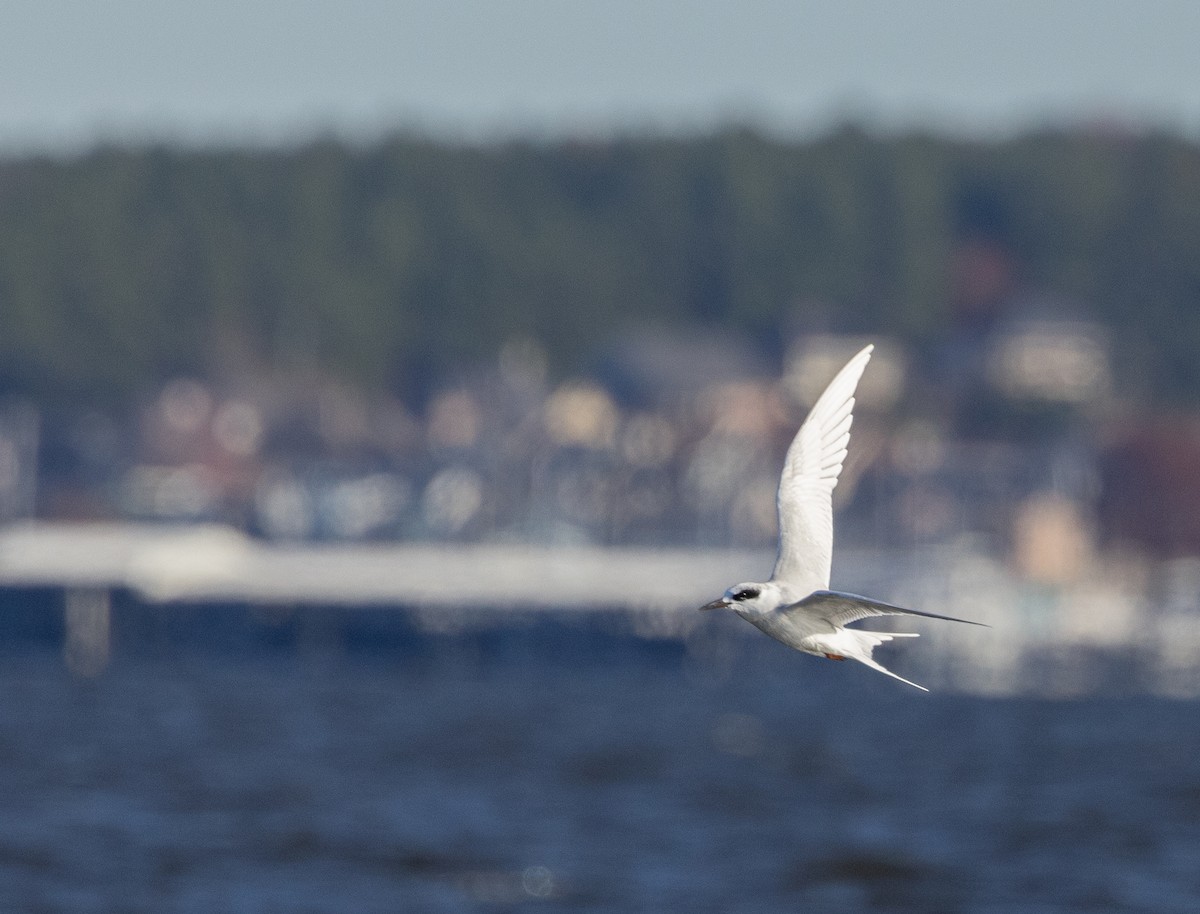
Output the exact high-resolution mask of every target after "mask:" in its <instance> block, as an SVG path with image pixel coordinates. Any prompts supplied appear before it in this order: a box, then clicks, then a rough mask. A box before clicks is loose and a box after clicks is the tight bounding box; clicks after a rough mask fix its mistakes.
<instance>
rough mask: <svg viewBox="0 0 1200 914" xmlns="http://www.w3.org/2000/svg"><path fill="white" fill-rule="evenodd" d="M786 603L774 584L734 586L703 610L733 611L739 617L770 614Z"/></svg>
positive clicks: (752, 583)
mask: <svg viewBox="0 0 1200 914" xmlns="http://www.w3.org/2000/svg"><path fill="white" fill-rule="evenodd" d="M784 602H785V601H784V600H783V594H782V593H780V590H779V587H778V586H777V585H775V584H773V583H767V584H756V583H754V582H747V583H745V584H734V585H733V586H732V587H730V588H729V589H728V590H727V591H725V596H723V597H721V599H719V600H713V601H712V602H711V603H706V604H705V605H704V606H701V607H700V608H701V609H731V610H733V611H734V612H736V613H738V614H739V615H756V614H759V613H765V612H770V611H771V610H772V609H775V608H776V607H777V606H780V605H781V604H782V603H784Z"/></svg>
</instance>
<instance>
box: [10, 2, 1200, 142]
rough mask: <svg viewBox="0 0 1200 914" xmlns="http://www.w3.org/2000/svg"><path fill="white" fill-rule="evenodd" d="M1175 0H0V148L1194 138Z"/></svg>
mask: <svg viewBox="0 0 1200 914" xmlns="http://www.w3.org/2000/svg"><path fill="white" fill-rule="evenodd" d="M1197 36H1200V3H1198V2H1196V0H1140V2H1138V3H1131V2H1127V0H1004V2H1001V0H982V2H972V0H906V2H899V0H897V2H886V0H877V2H866V0H836V2H834V0H735V2H722V3H701V2H692V3H688V2H680V0H593V2H575V0H436V2H427V3H417V2H396V0H393V2H384V0H338V2H325V3H319V2H315V0H205V2H202V3H201V2H194V0H192V2H187V3H182V2H172V0H0V148H2V149H4V150H8V151H13V150H27V149H47V150H54V149H75V148H79V147H80V146H86V145H88V144H89V143H92V142H94V141H95V140H96V139H97V138H98V137H99V138H108V139H144V138H146V137H184V138H187V139H189V140H191V141H197V142H228V141H231V140H232V141H244V140H254V141H263V140H265V141H273V140H277V139H294V138H297V137H304V136H307V135H311V134H313V133H316V132H319V131H322V130H336V131H338V132H341V133H343V134H346V135H350V136H365V137H370V136H372V135H376V134H378V133H380V132H383V131H386V130H390V129H394V128H397V127H403V126H405V125H410V126H411V125H415V126H418V127H420V128H422V129H425V130H427V131H433V132H439V133H442V132H445V133H449V134H453V135H467V136H491V135H496V134H500V135H510V134H514V133H525V132H550V133H572V132H601V133H602V132H605V131H608V130H612V129H619V130H626V129H639V128H643V127H654V128H668V129H678V128H700V129H705V128H707V127H710V126H712V125H715V124H718V123H721V122H724V121H727V120H731V119H737V120H742V121H750V122H753V123H756V124H759V125H761V126H764V127H767V128H769V129H771V130H773V131H777V132H780V133H784V134H801V135H803V134H806V133H812V132H814V131H817V130H821V129H823V128H825V127H827V126H828V125H829V124H830V123H831V122H835V121H839V120H844V119H847V118H851V119H854V120H857V121H859V122H862V123H866V124H868V125H875V126H879V127H883V128H893V127H910V126H922V127H935V128H938V129H945V130H951V131H954V132H958V133H968V134H971V133H981V132H982V133H987V134H994V133H997V132H1008V131H1011V130H1014V129H1020V128H1021V127H1024V126H1028V125H1037V124H1043V123H1046V122H1057V121H1063V120H1069V121H1075V122H1080V121H1084V122H1086V121H1092V120H1098V119H1112V120H1115V121H1131V122H1134V123H1152V124H1156V125H1162V126H1167V127H1170V128H1173V129H1177V130H1181V131H1184V132H1186V133H1188V134H1190V135H1193V136H1197V135H1200V51H1197V50H1196V48H1197V42H1198V38H1197Z"/></svg>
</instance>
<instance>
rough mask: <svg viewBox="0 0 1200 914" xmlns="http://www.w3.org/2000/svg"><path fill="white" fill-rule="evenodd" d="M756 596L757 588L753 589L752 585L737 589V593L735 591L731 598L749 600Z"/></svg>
mask: <svg viewBox="0 0 1200 914" xmlns="http://www.w3.org/2000/svg"><path fill="white" fill-rule="evenodd" d="M757 596H758V591H757V590H755V589H754V588H753V587H747V588H746V589H745V590H739V591H738V592H737V593H735V594H734V595H733V598H734V599H735V600H738V601H739V602H740V601H741V600H751V599H753V598H754V597H757Z"/></svg>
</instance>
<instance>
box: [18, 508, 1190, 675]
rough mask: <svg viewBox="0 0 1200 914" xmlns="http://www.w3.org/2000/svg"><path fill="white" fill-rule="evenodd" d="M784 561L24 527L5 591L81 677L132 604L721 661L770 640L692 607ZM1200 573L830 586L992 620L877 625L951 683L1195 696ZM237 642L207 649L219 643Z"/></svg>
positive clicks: (691, 553)
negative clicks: (520, 637) (586, 642)
mask: <svg viewBox="0 0 1200 914" xmlns="http://www.w3.org/2000/svg"><path fill="white" fill-rule="evenodd" d="M771 559H772V556H771V555H770V554H769V553H767V552H764V551H761V550H705V549H635V548H607V547H585V546H569V547H546V546H530V545H521V544H511V543H509V544H490V545H483V544H475V545H447V544H376V545H369V546H368V545H338V546H331V545H311V544H292V545H282V544H277V543H275V544H271V543H261V542H258V541H255V540H253V539H251V538H249V537H246V536H245V535H243V534H241V533H239V532H237V531H236V530H233V529H232V528H226V527H221V526H216V525H212V526H198V527H161V526H156V525H126V524H95V525H88V524H82V525H66V524H45V523H25V524H16V525H12V526H9V527H8V528H6V529H4V530H3V531H0V594H2V596H0V599H3V601H4V602H5V603H6V604H9V606H8V608H9V610H10V611H11V610H12V608H13V607H14V606H15V605H17V604H19V603H21V602H22V600H24V601H25V602H26V603H28V602H29V595H30V594H40V597H39V599H38V600H37V604H38V605H39V606H40V607H42V610H44V612H45V613H46V614H48V615H50V616H53V617H54V618H55V619H56V620H61V630H59V629H58V628H54V629H53V632H52V633H51V634H50V635H48V636H47V637H50V638H54V637H61V639H62V646H63V652H64V659H65V660H66V662H67V664H68V666H69V667H71V668H72V670H73V671H74V672H76V673H79V674H81V675H94V674H96V673H99V672H101V671H102V670H103V669H104V668H105V667H106V666H107V665H108V663H109V662H110V660H111V658H112V656H113V654H114V652H117V653H119V651H117V650H116V649H115V648H114V647H113V640H114V637H113V632H114V630H115V629H117V628H119V627H120V623H119V622H118V621H117V620H116V616H118V615H120V614H121V613H122V612H126V613H128V612H131V611H132V612H134V615H138V618H140V619H142V621H141V622H139V623H138V625H140V626H141V629H142V630H143V631H142V634H137V631H135V629H137V627H138V625H135V626H134V628H133V629H128V626H127V629H128V631H127V634H126V636H124V638H123V639H117V640H118V641H120V640H123V641H124V642H125V643H124V647H129V646H130V640H131V639H132V640H133V641H136V640H138V639H140V638H142V637H143V635H144V634H145V631H144V630H148V629H149V628H153V627H154V626H155V625H160V624H166V623H163V622H156V621H154V619H155V618H156V617H161V618H162V619H172V618H174V619H179V618H185V617H186V618H191V619H193V620H199V619H202V618H215V617H216V616H220V617H221V618H222V620H223V621H222V622H221V625H223V626H225V627H226V628H229V627H230V626H232V627H233V628H239V627H240V628H241V629H243V630H244V631H243V640H245V638H249V639H250V640H251V641H253V639H254V637H256V636H254V635H253V631H254V630H256V629H263V628H264V626H265V628H266V629H271V630H273V631H274V632H275V633H276V634H275V635H274V636H272V637H273V638H274V639H275V642H278V641H279V639H280V638H282V641H283V642H284V643H287V644H299V643H301V642H307V641H308V640H311V639H312V638H316V640H321V638H324V639H325V640H327V641H330V643H331V644H332V645H333V646H334V647H336V642H337V641H338V639H339V637H341V636H339V635H338V634H337V632H338V631H342V630H343V629H344V626H345V625H346V624H351V625H352V624H354V623H345V622H341V621H336V620H337V619H338V618H339V617H348V616H356V617H361V614H362V611H364V610H368V611H371V612H372V613H373V614H376V615H378V611H380V610H393V612H384V613H383V615H384V616H392V617H395V621H391V622H388V621H380V620H378V619H376V621H374V622H372V623H371V625H373V626H375V628H374V631H375V632H376V634H377V635H379V636H380V637H382V638H383V640H384V641H385V642H387V641H388V640H389V639H391V641H393V642H394V641H395V639H396V638H397V637H401V636H399V635H397V634H396V632H402V633H403V635H402V637H401V640H404V639H409V640H411V639H414V638H415V639H418V640H420V639H423V638H427V637H429V636H440V635H450V636H467V637H472V636H473V635H472V633H475V634H478V633H481V632H487V631H497V630H504V629H518V630H519V629H526V628H529V627H530V626H533V627H534V628H537V627H538V626H541V627H542V629H548V630H553V631H556V632H557V634H556V635H554V636H553V637H565V638H567V639H568V640H570V639H573V638H577V637H579V636H580V634H581V632H579V631H576V632H574V633H573V634H566V633H567V632H568V631H570V630H571V629H572V627H574V628H577V629H581V630H583V631H586V630H587V629H588V628H589V627H594V626H595V625H597V624H599V625H600V626H601V627H602V628H604V629H605V630H606V631H608V632H610V633H613V632H615V633H618V634H619V635H620V636H622V637H625V636H628V637H631V638H635V639H643V640H658V641H670V642H677V643H679V644H680V645H682V646H683V648H684V649H685V650H686V651H688V652H690V653H695V654H697V656H698V657H700V658H702V662H703V663H711V662H713V661H712V658H713V657H714V656H717V655H718V654H720V651H715V653H714V647H713V645H714V644H715V643H717V642H727V643H728V644H729V645H730V647H729V650H733V651H738V650H743V649H744V648H743V647H741V646H739V645H741V644H742V643H743V641H744V640H745V638H746V637H747V636H750V635H753V636H755V637H758V636H757V634H756V633H754V632H753V630H752V629H751V628H750V627H748V626H744V625H742V624H741V623H740V622H738V621H737V620H734V619H730V618H726V617H724V616H722V617H721V618H720V619H713V618H711V617H710V616H709V615H708V614H701V613H698V612H696V611H695V607H696V606H698V605H700V603H701V602H703V601H706V600H708V599H710V598H711V597H712V595H714V594H717V593H720V592H721V591H723V590H724V588H725V587H726V586H728V584H729V583H730V582H733V581H737V580H744V579H753V578H755V577H761V576H765V575H766V574H767V573H768V572H769V568H770V564H771ZM1197 581H1200V562H1197V561H1195V560H1178V561H1176V562H1173V563H1164V564H1161V565H1155V566H1152V567H1144V566H1139V565H1137V564H1135V563H1134V562H1133V560H1129V561H1128V562H1126V563H1125V564H1122V563H1121V562H1119V561H1113V562H1111V563H1109V564H1108V565H1107V566H1106V567H1105V568H1104V569H1102V570H1100V571H1098V572H1097V574H1095V575H1093V576H1089V577H1087V578H1086V579H1081V580H1078V581H1075V582H1073V583H1071V584H1063V585H1056V586H1051V585H1048V584H1046V583H1044V582H1036V581H1032V580H1029V579H1026V578H1024V577H1022V576H1021V575H1019V574H1018V573H1017V572H1016V571H1014V570H1013V569H1012V568H1011V567H1009V565H1007V564H1006V563H1004V562H1002V561H1000V560H998V559H996V558H994V557H989V556H987V555H985V554H983V553H981V552H979V551H973V550H971V549H969V548H965V547H964V546H962V545H961V544H960V545H957V546H956V547H954V548H940V549H926V550H909V551H901V550H874V551H871V550H843V551H839V552H838V554H837V555H836V556H835V563H834V581H833V584H834V587H836V588H838V589H842V590H848V591H852V592H865V593H869V594H872V595H876V596H879V597H881V598H883V599H886V600H890V601H893V602H896V603H898V604H900V605H904V606H910V607H913V608H914V609H918V608H919V609H921V610H924V611H928V612H935V613H942V614H948V615H954V616H959V617H962V618H967V619H972V620H975V621H979V622H984V623H987V624H988V625H990V626H991V628H990V629H980V628H976V627H973V626H962V625H956V624H953V623H941V622H926V621H925V620H919V621H915V622H914V620H912V619H906V620H895V619H884V620H877V624H875V625H874V626H868V627H876V628H885V629H886V628H888V627H897V628H901V629H904V630H912V629H914V628H915V629H916V630H918V631H920V633H921V635H922V638H921V641H920V642H918V643H916V644H914V645H911V646H910V648H909V650H907V651H904V652H899V653H898V654H897V657H896V659H897V661H898V662H899V663H901V664H902V665H903V666H904V667H905V669H906V670H907V671H908V672H909V674H911V675H913V676H917V677H918V679H919V681H923V682H925V683H931V684H933V685H936V686H937V687H939V688H943V689H951V690H954V691H961V692H967V693H972V694H984V695H1014V694H1048V695H1055V696H1061V697H1074V696H1082V695H1086V694H1092V693H1094V692H1097V691H1111V690H1113V689H1116V690H1117V691H1128V692H1132V693H1142V692H1150V693H1153V694H1163V695H1170V696H1179V697H1195V696H1198V695H1200V671H1197V669H1196V667H1195V665H1194V664H1193V663H1192V658H1193V657H1194V656H1196V655H1197V653H1200V619H1197V617H1196V614H1195V612H1194V608H1193V606H1192V604H1191V600H1190V596H1189V595H1191V594H1194V593H1195V592H1196V589H1197ZM59 594H61V596H59ZM131 607H132V608H133V609H132V610H131ZM231 612H232V615H231ZM139 614H140V615H139ZM206 614H207V615H206ZM239 618H240V621H238V619H239ZM317 619H320V620H323V621H321V622H320V624H317V623H315V622H314V620H317ZM58 624H59V623H58V622H57V621H56V622H55V625H56V626H57V625H58ZM196 624H197V628H196V631H195V637H194V639H193V641H192V643H197V644H200V645H203V644H204V642H205V640H206V636H205V634H204V624H203V623H202V622H199V621H197V623H196ZM314 624H317V628H319V629H321V631H319V632H318V633H317V636H314V635H313V632H312V631H310V630H309V629H311V627H312V625H314ZM321 626H324V628H321ZM389 627H390V628H389ZM392 629H394V631H393V630H392ZM387 631H391V634H390V635H389V634H387ZM129 632H132V634H130V633H129ZM281 633H282V634H281ZM343 634H344V632H343ZM318 636H319V637H318ZM156 637H160V638H161V634H160V635H159V636H156ZM222 637H224V636H217V637H215V638H214V639H213V640H212V644H211V645H209V646H210V647H215V648H216V649H218V650H219V649H220V646H221V644H222ZM235 640H236V639H235ZM273 643H274V642H273ZM327 646H328V645H327ZM703 658H707V659H703ZM797 662H798V663H804V662H806V661H804V660H801V659H800V658H797ZM1114 671H1115V672H1114Z"/></svg>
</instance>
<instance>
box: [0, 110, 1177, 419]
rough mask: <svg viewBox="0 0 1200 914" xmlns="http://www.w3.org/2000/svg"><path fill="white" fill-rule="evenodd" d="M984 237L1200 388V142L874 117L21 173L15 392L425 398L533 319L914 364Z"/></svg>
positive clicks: (14, 253) (7, 294)
mask: <svg viewBox="0 0 1200 914" xmlns="http://www.w3.org/2000/svg"><path fill="white" fill-rule="evenodd" d="M973 233H975V234H983V235H985V236H987V237H988V238H989V239H990V240H991V241H994V242H996V243H998V244H1002V245H1003V246H1004V247H1005V248H1006V249H1007V250H1008V251H1009V252H1011V255H1012V259H1013V262H1014V263H1015V264H1017V265H1018V272H1019V275H1020V280H1021V282H1022V283H1025V284H1028V285H1030V286H1036V287H1040V288H1045V289H1049V290H1053V291H1054V292H1055V293H1057V294H1059V295H1062V296H1064V297H1066V298H1069V299H1072V300H1074V301H1077V302H1079V303H1081V305H1082V306H1083V307H1084V308H1085V309H1086V310H1087V311H1088V312H1089V313H1091V314H1092V315H1093V316H1095V317H1096V318H1098V319H1099V320H1101V321H1102V322H1104V323H1105V324H1107V325H1109V326H1110V327H1111V328H1112V331H1113V335H1114V339H1116V340H1119V343H1120V345H1119V347H1118V348H1119V350H1120V358H1119V359H1118V369H1119V370H1120V371H1122V372H1124V373H1125V375H1126V376H1128V377H1136V378H1137V379H1138V380H1139V382H1140V384H1141V385H1142V387H1143V388H1144V389H1145V391H1146V392H1148V393H1153V394H1155V395H1157V396H1160V397H1164V398H1167V399H1170V400H1174V401H1188V400H1194V399H1196V398H1200V367H1198V365H1200V359H1198V358H1197V356H1196V353H1197V352H1200V145H1197V144H1196V143H1195V142H1191V141H1187V140H1184V139H1181V138H1178V137H1173V136H1169V135H1153V134H1149V135H1148V134H1135V135H1130V134H1120V133H1100V132H1044V133H1038V134H1030V135H1025V136H1022V137H1018V138H1014V139H1011V140H1006V141H996V142H967V141H958V140H951V139H946V138H938V137H933V136H925V135H907V136H892V137H877V136H873V135H871V134H869V133H866V132H864V131H861V130H859V129H856V128H852V127H846V128H843V129H840V130H838V131H835V132H833V133H830V134H829V135H827V136H825V137H823V138H820V139H817V140H813V141H807V142H786V141H783V140H777V139H770V138H766V137H764V136H762V135H759V134H756V133H753V132H750V131H744V130H730V131H728V132H724V133H719V134H715V135H708V136H697V137H692V138H662V137H659V138H654V137H631V138H624V139H612V140H606V141H589V142H554V143H549V142H543V143H533V142H529V143H521V142H508V143H496V144H478V145H466V144H450V143H440V142H434V141H431V140H428V139H422V138H415V137H405V136H397V137H394V138H391V139H388V140H386V141H381V142H378V143H376V144H374V145H370V146H361V145H358V146H356V145H350V144H345V143H341V142H338V141H334V140H324V141H314V142H312V143H310V144H307V145H304V146H300V147H294V148H286V149H217V150H198V149H176V148H169V147H153V148H136V149H122V148H100V149H95V150H93V151H90V152H88V153H86V154H82V155H78V156H75V157H71V158H51V157H29V158H21V159H8V160H4V161H0V392H2V391H9V392H13V391H17V392H23V393H26V394H29V395H32V396H34V397H37V398H40V399H42V400H44V401H48V402H49V401H55V400H58V401H62V400H68V399H71V398H80V397H84V398H100V399H106V400H111V401H119V400H121V399H122V398H128V397H129V396H131V395H136V394H137V393H139V392H141V391H144V390H146V389H148V388H149V386H151V385H154V384H157V383H159V382H160V381H161V380H162V379H164V378H167V377H170V376H173V375H176V374H179V373H181V372H186V373H191V374H198V375H200V376H204V377H208V378H211V379H214V380H216V381H220V380H221V379H222V378H225V377H230V376H236V375H237V373H238V372H245V371H255V370H263V369H265V368H272V367H274V368H284V369H313V370H318V371H322V372H328V373H331V374H334V375H337V376H341V377H344V378H345V379H347V380H349V381H351V382H353V383H357V384H361V385H365V386H368V387H380V386H386V387H388V388H390V389H392V390H394V391H396V392H397V393H399V394H401V395H402V396H410V397H411V396H414V395H415V394H417V393H418V392H419V391H420V389H421V388H422V385H425V384H428V383H429V382H430V381H436V380H437V379H438V378H440V377H443V376H445V375H446V374H447V373H450V372H453V371H455V370H458V369H459V368H461V367H462V366H466V365H470V364H472V363H474V362H476V361H477V360H479V359H482V358H487V357H490V356H491V355H492V354H493V353H494V352H495V351H496V350H497V349H498V347H499V346H501V345H502V344H503V343H504V342H505V341H506V340H507V339H509V338H512V337H514V336H521V337H533V338H535V339H537V340H539V341H540V342H541V343H542V344H543V345H544V346H545V348H546V350H547V352H548V353H549V355H550V358H551V364H552V367H553V369H554V370H555V371H556V372H557V373H559V374H565V373H572V372H576V371H579V370H582V367H583V366H586V365H587V363H588V360H589V359H590V358H592V357H593V356H594V354H595V353H596V351H597V350H598V348H599V347H602V346H603V345H605V344H606V343H608V342H609V341H610V340H611V339H612V338H613V336H614V334H616V333H619V332H620V331H621V330H622V329H624V328H627V327H629V326H630V325H631V324H634V323H638V322H647V321H649V322H653V323H656V324H660V325H665V326H667V327H685V326H694V325H703V326H708V327H716V328H721V329H728V330H729V331H731V332H737V333H740V334H744V335H748V336H751V337H752V338H757V339H761V340H766V341H769V340H772V339H778V338H779V336H780V334H783V333H788V332H792V331H794V330H795V329H796V328H797V327H802V326H804V322H805V321H812V320H815V319H819V320H820V321H821V322H822V323H823V324H824V325H826V326H828V327H829V328H830V329H835V330H847V331H866V330H869V331H870V332H872V333H876V334H892V335H895V336H897V337H899V338H901V339H903V340H906V341H907V342H909V343H910V344H911V345H913V346H914V347H917V349H918V351H919V350H920V347H922V346H926V345H929V344H931V343H932V342H934V341H936V340H937V338H938V336H939V334H941V333H943V332H944V331H945V329H946V326H947V322H948V321H950V320H951V318H952V314H953V301H952V298H953V294H954V293H953V289H952V284H951V282H950V279H949V277H950V275H951V268H950V263H951V259H952V257H953V256H954V251H955V250H956V247H957V246H958V245H960V244H962V243H963V241H964V239H969V237H970V236H971V235H972V234H973ZM814 315H817V317H815V318H814Z"/></svg>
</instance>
